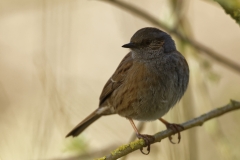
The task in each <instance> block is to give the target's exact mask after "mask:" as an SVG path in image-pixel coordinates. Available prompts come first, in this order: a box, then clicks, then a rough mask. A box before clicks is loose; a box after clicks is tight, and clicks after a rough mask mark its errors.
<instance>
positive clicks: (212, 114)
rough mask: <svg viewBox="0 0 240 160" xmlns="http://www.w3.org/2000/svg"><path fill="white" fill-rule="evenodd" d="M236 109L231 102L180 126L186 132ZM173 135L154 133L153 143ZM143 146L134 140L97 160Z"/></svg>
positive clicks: (108, 159) (238, 106)
mask: <svg viewBox="0 0 240 160" xmlns="http://www.w3.org/2000/svg"><path fill="white" fill-rule="evenodd" d="M237 109H240V102H237V101H234V100H231V102H230V103H229V104H228V105H226V106H224V107H220V108H217V109H214V110H212V111H210V112H208V113H206V114H203V115H201V116H200V117H197V118H194V119H192V120H190V121H187V122H185V123H183V124H181V125H182V126H183V127H184V130H187V129H190V128H193V127H196V126H201V125H203V123H204V122H206V121H208V120H210V119H213V118H215V117H218V116H221V115H223V114H225V113H227V112H230V111H233V110H237ZM173 134H174V133H173V131H172V130H165V131H162V132H159V133H156V134H155V135H154V137H155V141H154V142H153V143H156V142H160V141H161V140H162V139H164V138H166V137H169V136H170V135H173ZM145 146H146V145H145V143H144V140H143V139H140V140H136V141H133V142H131V143H129V144H126V145H122V146H120V147H118V148H117V149H115V150H114V151H112V152H111V154H109V155H107V156H104V157H102V158H99V159H97V160H115V159H118V158H120V157H123V156H125V155H127V154H129V153H131V152H133V151H136V150H138V149H140V148H142V147H145Z"/></svg>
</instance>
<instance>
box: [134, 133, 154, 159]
mask: <svg viewBox="0 0 240 160" xmlns="http://www.w3.org/2000/svg"><path fill="white" fill-rule="evenodd" d="M137 138H138V139H143V140H144V142H145V145H146V146H147V153H145V152H143V148H141V149H140V151H141V152H142V154H145V155H148V154H149V153H150V145H151V143H153V142H154V141H155V138H154V136H151V135H147V134H137Z"/></svg>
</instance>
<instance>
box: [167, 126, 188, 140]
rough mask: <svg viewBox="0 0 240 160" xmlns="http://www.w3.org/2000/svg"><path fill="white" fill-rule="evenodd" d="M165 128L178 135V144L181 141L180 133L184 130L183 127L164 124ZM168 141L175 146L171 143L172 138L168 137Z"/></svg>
mask: <svg viewBox="0 0 240 160" xmlns="http://www.w3.org/2000/svg"><path fill="white" fill-rule="evenodd" d="M166 127H167V129H171V130H172V131H173V132H174V133H177V134H178V143H180V141H181V134H180V131H182V130H184V127H183V126H181V125H180V124H175V123H169V124H166ZM168 139H169V141H170V142H171V143H172V144H176V143H175V142H173V141H172V136H169V137H168Z"/></svg>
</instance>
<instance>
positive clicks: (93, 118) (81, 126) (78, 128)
mask: <svg viewBox="0 0 240 160" xmlns="http://www.w3.org/2000/svg"><path fill="white" fill-rule="evenodd" d="M100 117H101V115H99V114H97V110H95V111H94V112H93V113H91V114H90V115H89V116H88V117H87V118H85V119H84V120H83V121H82V122H80V123H79V124H78V125H77V126H76V127H75V128H73V130H72V131H71V132H69V133H68V134H67V135H66V137H69V136H73V137H76V136H78V135H79V134H80V133H81V132H82V131H84V130H85V129H86V128H87V127H88V126H89V125H91V124H92V123H93V122H95V121H96V120H97V119H98V118H100Z"/></svg>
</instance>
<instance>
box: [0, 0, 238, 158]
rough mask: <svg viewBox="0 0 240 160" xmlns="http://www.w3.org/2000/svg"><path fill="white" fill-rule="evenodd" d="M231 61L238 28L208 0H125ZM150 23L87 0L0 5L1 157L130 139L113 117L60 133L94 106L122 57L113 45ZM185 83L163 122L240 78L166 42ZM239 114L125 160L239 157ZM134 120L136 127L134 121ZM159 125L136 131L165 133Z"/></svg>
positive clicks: (217, 101) (90, 149)
mask: <svg viewBox="0 0 240 160" xmlns="http://www.w3.org/2000/svg"><path fill="white" fill-rule="evenodd" d="M124 2H126V3H129V4H131V5H134V6H136V7H138V8H141V9H142V10H144V11H146V12H147V13H149V14H151V15H153V16H154V17H156V18H158V19H159V21H161V22H163V23H164V24H166V25H167V26H168V27H169V28H175V29H177V30H179V31H180V32H182V33H183V34H185V35H187V36H189V37H190V38H192V39H195V40H197V41H198V42H199V43H202V44H204V45H205V46H208V47H209V48H211V49H212V50H214V51H216V52H217V53H219V55H222V56H224V57H226V58H228V59H230V60H232V61H233V62H235V63H238V64H239V65H240V54H239V53H240V46H239V42H240V28H239V26H238V24H237V23H235V21H234V20H233V19H232V18H231V17H230V16H229V15H227V14H226V13H225V12H224V10H223V9H222V8H221V7H220V6H219V5H218V4H217V3H215V2H214V1H212V0H191V1H190V0H184V1H181V0H149V1H147V0H126V1H124ZM147 26H153V25H152V24H150V23H149V22H147V21H145V20H143V19H141V18H139V17H137V16H136V15H133V14H131V13H129V12H126V11H125V10H123V9H122V8H119V7H117V6H114V5H112V4H110V3H107V2H103V1H95V0H68V1H66V0H35V1H32V0H2V1H1V2H0V35H1V36H0V137H1V138H0V159H1V160H14V159H18V160H30V159H31V160H39V159H45V160H51V159H68V157H75V156H80V157H78V158H79V159H93V158H97V157H101V156H103V155H105V154H108V153H109V152H110V151H111V150H113V149H115V148H116V147H117V146H119V145H122V144H125V143H127V142H129V139H130V137H131V136H132V134H133V129H132V127H131V125H130V124H129V122H128V121H127V120H126V119H124V118H122V117H119V116H117V115H116V116H108V117H103V118H101V119H100V120H98V121H97V122H95V123H94V124H93V125H92V126H91V127H90V128H88V129H87V130H86V131H85V132H84V133H83V134H82V135H81V136H79V137H78V138H75V139H73V138H68V139H65V135H66V134H67V133H68V132H69V131H70V130H71V129H72V128H73V127H74V126H75V125H76V124H77V123H79V122H80V121H81V120H82V119H83V118H85V117H86V116H87V115H88V114H89V113H90V112H92V111H93V110H94V109H96V108H97V107H98V99H99V95H100V93H101V90H102V88H103V86H104V84H105V82H106V81H107V80H108V78H109V77H110V76H111V74H112V73H113V72H114V70H115V69H116V67H117V66H118V64H119V62H120V61H121V59H122V58H123V57H124V56H125V54H126V53H127V52H128V51H129V50H127V49H124V48H121V46H122V45H123V44H125V43H127V42H129V40H130V38H131V36H132V35H133V33H135V32H136V31H137V30H138V29H140V28H142V27H147ZM173 38H174V40H175V41H176V43H177V47H178V49H179V50H180V51H181V52H182V53H183V54H184V55H185V57H186V58H187V60H188V62H189V65H190V70H191V79H190V85H189V88H188V91H187V93H186V94H185V96H184V98H183V99H182V100H181V102H180V103H179V104H177V106H176V107H174V108H173V109H172V110H171V111H170V112H169V113H168V114H167V115H166V116H164V118H165V119H167V120H168V121H170V122H175V123H182V122H184V121H186V120H190V119H191V118H194V117H196V116H199V115H201V114H203V113H205V112H208V111H210V110H212V109H214V108H217V107H220V106H223V105H225V104H227V103H229V100H230V99H236V100H239V99H240V96H239V95H240V85H239V82H240V74H239V73H237V72H236V71H233V70H231V69H230V68H229V67H227V66H224V65H222V64H220V63H218V62H216V61H215V60H214V59H211V58H210V57H209V56H207V55H206V54H204V53H202V52H199V51H198V50H195V49H193V48H192V47H191V46H189V45H188V44H186V43H184V42H181V41H180V40H179V39H178V38H177V37H174V36H173ZM239 121H240V112H239V111H235V112H231V113H228V114H226V115H224V116H221V117H219V118H217V119H214V120H211V121H209V122H207V123H205V124H204V125H203V126H202V127H197V128H194V129H191V130H188V131H185V132H183V133H182V141H181V143H180V144H178V145H172V144H170V142H169V141H168V140H167V139H164V140H163V141H162V142H161V143H158V144H154V145H152V151H151V154H150V155H148V156H144V155H142V154H141V153H140V152H139V151H136V152H134V153H132V154H130V155H128V156H127V157H125V159H131V160H135V159H138V160H141V159H145V160H150V159H165V160H176V159H184V160H193V159H194V160H198V159H199V160H200V159H219V160H235V159H236V160H237V159H240V152H239V150H240V145H239V144H240V137H239V133H240V127H239V124H238V122H239ZM137 124H138V123H137ZM164 129H165V126H164V125H163V124H162V123H159V122H158V121H154V122H148V123H144V127H143V130H142V131H141V132H142V133H148V134H154V133H156V132H159V131H161V130H164Z"/></svg>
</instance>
